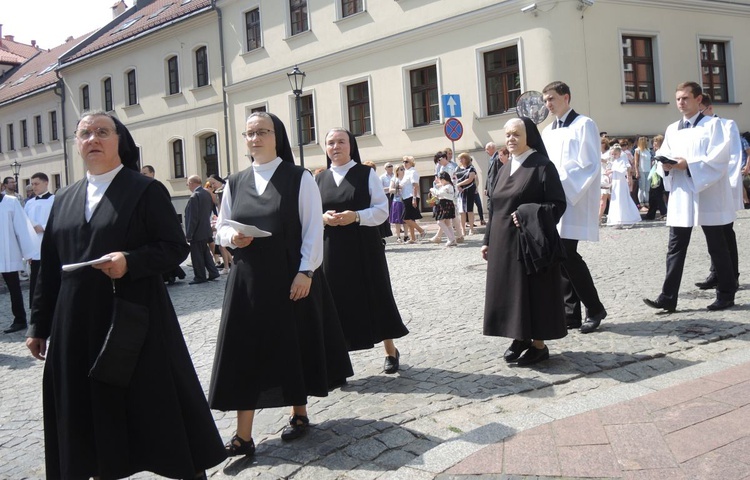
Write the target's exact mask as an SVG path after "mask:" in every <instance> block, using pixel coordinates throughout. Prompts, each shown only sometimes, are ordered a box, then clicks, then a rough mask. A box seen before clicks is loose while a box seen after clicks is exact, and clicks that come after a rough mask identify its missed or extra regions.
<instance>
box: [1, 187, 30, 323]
mask: <svg viewBox="0 0 750 480" xmlns="http://www.w3.org/2000/svg"><path fill="white" fill-rule="evenodd" d="M0 219H2V221H0V272H2V274H3V280H5V285H6V286H7V287H8V292H9V293H10V304H11V311H12V312H13V323H12V324H11V325H10V327H9V328H8V329H6V330H4V332H5V333H13V332H18V331H20V330H26V309H25V308H24V306H23V295H22V294H21V282H20V279H19V277H18V271H19V270H23V269H24V266H23V262H24V258H27V259H28V258H31V257H33V256H34V255H36V254H37V253H38V248H37V245H36V242H35V238H34V237H35V235H36V234H35V233H34V227H33V226H32V225H31V222H30V221H29V218H28V217H27V216H26V213H24V211H23V207H21V204H20V203H19V201H18V199H17V198H16V197H15V196H12V195H5V194H1V193H0Z"/></svg>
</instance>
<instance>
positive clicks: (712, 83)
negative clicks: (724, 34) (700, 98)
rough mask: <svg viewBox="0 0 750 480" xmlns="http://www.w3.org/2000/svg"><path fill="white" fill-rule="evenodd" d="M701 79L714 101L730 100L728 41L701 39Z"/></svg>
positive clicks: (704, 88) (724, 101) (705, 89)
mask: <svg viewBox="0 0 750 480" xmlns="http://www.w3.org/2000/svg"><path fill="white" fill-rule="evenodd" d="M700 43H701V79H702V81H703V91H704V92H706V93H708V94H709V95H711V98H712V99H713V101H714V102H719V103H728V102H729V74H728V69H727V65H728V62H727V50H729V49H728V44H727V42H719V41H712V40H701V41H700Z"/></svg>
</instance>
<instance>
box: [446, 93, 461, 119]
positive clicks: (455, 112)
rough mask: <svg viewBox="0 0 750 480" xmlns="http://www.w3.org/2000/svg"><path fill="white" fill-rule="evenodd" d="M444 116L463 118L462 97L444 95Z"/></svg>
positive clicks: (450, 94)
mask: <svg viewBox="0 0 750 480" xmlns="http://www.w3.org/2000/svg"><path fill="white" fill-rule="evenodd" d="M443 116H444V117H451V118H453V117H460V116H461V96H460V95H455V94H452V93H449V94H447V95H443Z"/></svg>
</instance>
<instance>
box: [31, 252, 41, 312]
mask: <svg viewBox="0 0 750 480" xmlns="http://www.w3.org/2000/svg"><path fill="white" fill-rule="evenodd" d="M41 265H42V261H41V260H32V261H31V275H29V310H31V306H32V305H33V304H34V287H36V277H38V276H39V267H40V266H41Z"/></svg>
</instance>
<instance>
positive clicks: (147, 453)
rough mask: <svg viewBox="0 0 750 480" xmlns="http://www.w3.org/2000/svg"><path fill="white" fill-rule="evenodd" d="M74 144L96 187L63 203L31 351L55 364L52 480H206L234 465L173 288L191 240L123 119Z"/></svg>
mask: <svg viewBox="0 0 750 480" xmlns="http://www.w3.org/2000/svg"><path fill="white" fill-rule="evenodd" d="M75 142H76V146H77V149H78V152H79V153H80V155H81V157H82V158H83V160H84V162H85V164H86V170H87V172H86V178H84V179H82V180H80V181H78V182H76V183H74V184H73V185H70V186H68V187H66V188H64V189H62V190H60V191H59V192H58V193H57V194H56V196H55V203H54V206H53V208H52V212H51V214H50V217H49V221H48V223H47V228H46V230H45V232H44V239H43V241H42V251H41V254H42V255H41V268H40V272H39V278H38V281H37V285H36V290H35V292H34V302H33V308H32V313H31V327H30V329H29V332H28V336H29V338H28V339H27V340H26V345H27V346H28V347H29V349H30V350H31V353H32V355H33V356H34V357H36V358H38V359H41V360H46V361H45V365H44V379H43V383H42V387H43V405H44V445H45V458H46V475H47V478H75V479H80V478H90V477H94V478H123V477H128V476H130V475H133V474H135V473H136V472H140V471H150V472H153V473H155V474H158V475H163V476H166V477H170V478H205V473H204V470H205V469H207V468H209V467H212V466H214V465H216V464H218V463H219V462H221V461H222V460H224V458H226V454H225V452H224V449H223V448H222V445H221V438H220V437H219V432H218V431H217V430H216V426H215V424H214V420H213V418H212V417H211V412H210V410H209V409H208V404H207V403H206V398H205V396H204V394H203V389H202V388H201V385H200V383H199V381H198V377H197V375H196V374H195V370H194V368H193V364H192V362H191V360H190V354H189V352H188V349H187V347H186V345H185V340H184V338H183V336H182V332H181V331H180V325H179V323H178V321H177V316H176V315H175V312H174V309H173V307H172V302H171V301H170V299H169V295H168V294H167V291H166V288H165V286H164V283H163V281H162V274H163V273H165V272H169V271H170V270H172V269H174V268H175V267H176V266H177V265H179V264H180V262H182V261H183V260H184V259H185V258H186V257H187V254H188V251H189V248H188V245H187V243H186V242H185V234H184V233H183V231H182V227H180V224H179V222H178V221H177V214H176V213H175V211H174V208H173V207H172V202H171V200H170V198H169V193H168V192H167V189H166V188H164V186H163V185H162V184H161V183H159V182H158V181H155V180H153V179H152V178H149V177H146V176H144V175H141V174H140V173H139V170H138V147H136V145H135V142H134V141H133V138H132V137H131V135H130V132H128V129H127V128H125V126H124V125H123V124H122V123H120V121H119V120H117V119H115V117H113V116H111V115H109V114H107V113H104V112H92V113H87V114H84V116H83V117H82V118H81V119H80V120H79V122H78V126H77V129H76V131H75ZM105 255H106V256H107V257H108V258H109V260H108V261H105V262H103V263H98V264H96V265H93V266H85V267H82V268H78V269H73V270H68V269H64V270H63V265H66V264H73V263H79V262H87V261H90V260H96V259H99V258H102V257H103V256H105ZM61 270H62V271H61ZM111 327H114V328H113V329H112V330H110V328H111ZM47 339H49V340H50V344H49V349H47ZM123 344H125V345H126V349H125V350H124V351H123V350H118V348H117V347H118V345H119V346H122V345H123Z"/></svg>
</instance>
